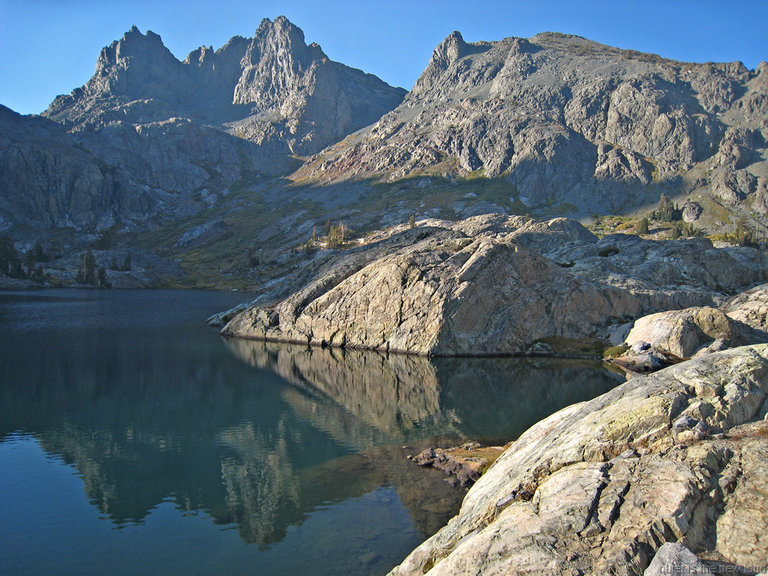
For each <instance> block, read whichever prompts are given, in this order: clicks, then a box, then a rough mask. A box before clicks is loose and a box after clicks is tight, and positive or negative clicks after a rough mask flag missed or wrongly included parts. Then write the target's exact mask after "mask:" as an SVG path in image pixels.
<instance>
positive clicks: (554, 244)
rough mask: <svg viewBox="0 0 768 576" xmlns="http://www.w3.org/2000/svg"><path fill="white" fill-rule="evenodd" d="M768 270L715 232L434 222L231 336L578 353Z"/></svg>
mask: <svg viewBox="0 0 768 576" xmlns="http://www.w3.org/2000/svg"><path fill="white" fill-rule="evenodd" d="M767 270H768V261H767V260H766V257H765V254H763V253H762V252H761V251H759V250H756V249H753V248H743V247H742V248H724V249H719V248H715V247H714V246H713V244H712V242H711V241H710V240H708V239H704V238H697V239H689V240H678V241H669V242H659V241H653V240H647V239H643V238H639V237H637V236H633V235H624V234H612V235H608V236H605V237H604V238H601V239H598V238H597V237H596V236H594V235H593V234H591V233H590V232H589V231H588V230H586V229H585V228H584V227H583V226H582V225H581V224H579V223H578V222H576V221H574V220H570V219H566V218H555V219H552V220H549V221H546V222H541V221H536V220H533V219H527V218H524V217H519V216H518V217H515V216H512V217H507V216H504V215H500V214H492V215H483V216H475V217H472V218H468V219H466V220H462V221H458V222H449V221H444V220H425V221H422V222H421V223H420V224H419V226H418V227H416V228H414V229H412V230H403V229H400V230H399V231H397V232H394V233H392V234H390V235H389V236H387V237H382V238H377V239H375V240H374V241H371V242H370V243H367V244H365V245H363V246H360V247H357V248H354V249H351V250H349V251H347V252H346V253H344V254H342V255H339V257H338V258H337V259H335V260H333V261H331V262H326V263H323V264H322V265H321V266H318V267H317V269H316V270H315V272H314V277H312V278H311V279H310V280H309V281H306V280H304V282H303V283H302V284H299V285H297V286H296V287H295V289H294V291H293V292H292V293H290V294H288V295H287V297H284V299H282V300H281V301H280V302H279V303H277V304H275V305H273V306H271V307H264V306H258V305H254V306H251V307H249V308H247V309H246V310H245V311H243V312H241V313H239V314H237V315H235V316H234V317H233V318H232V319H231V320H230V322H229V323H228V324H227V325H226V326H225V327H224V329H223V333H224V334H225V335H228V336H237V337H242V338H254V339H261V340H278V341H288V342H297V343H302V344H311V345H328V346H337V347H346V348H366V349H376V350H388V351H397V352H407V353H413V354H421V355H431V356H452V355H476V356H482V355H493V354H524V353H528V352H529V351H530V350H531V347H532V346H533V345H534V344H536V343H537V342H538V341H541V340H546V341H547V342H548V345H550V346H553V347H554V348H553V351H554V352H556V353H557V352H559V353H576V352H575V350H576V349H577V346H576V343H575V342H574V341H577V340H580V339H586V338H592V337H600V338H604V337H605V333H606V332H605V331H606V330H607V329H608V328H609V327H612V326H615V325H617V324H621V323H623V322H627V321H630V320H635V319H637V318H639V317H640V316H643V315H645V314H649V313H655V312H660V311H665V310H669V309H674V308H682V307H689V306H702V305H705V306H713V305H719V304H721V303H723V302H724V300H725V299H726V297H727V295H729V294H734V293H738V292H740V291H741V290H744V289H746V288H750V287H751V286H753V285H754V284H756V283H759V282H761V281H764V280H765V275H766V273H767V272H766V271H767ZM305 277H306V276H305ZM751 341H753V340H743V339H742V340H738V339H736V340H734V343H736V344H744V343H748V342H751Z"/></svg>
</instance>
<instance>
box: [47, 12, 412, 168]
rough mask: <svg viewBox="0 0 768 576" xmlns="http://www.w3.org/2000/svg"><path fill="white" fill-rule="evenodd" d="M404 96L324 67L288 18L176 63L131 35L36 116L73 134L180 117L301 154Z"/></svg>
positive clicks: (156, 41)
mask: <svg viewBox="0 0 768 576" xmlns="http://www.w3.org/2000/svg"><path fill="white" fill-rule="evenodd" d="M404 96H405V91H404V90H403V89H401V88H393V87H391V86H389V85H388V84H386V83H385V82H382V81H381V80H379V79H378V78H376V77H375V76H372V75H370V74H365V73H364V72H362V71H360V70H356V69H353V68H349V67H347V66H345V65H343V64H339V63H338V62H334V61H332V60H330V59H329V58H328V57H327V56H326V55H325V53H324V52H323V51H322V49H321V48H320V46H319V45H318V44H315V43H313V44H310V45H307V44H306V42H305V40H304V33H303V32H302V31H301V29H300V28H298V27H297V26H294V25H293V24H292V23H291V22H290V21H288V19H287V18H285V17H284V16H280V17H278V18H276V19H275V20H274V22H273V21H271V20H269V19H266V18H265V19H264V20H262V22H261V24H260V25H259V27H258V29H257V30H256V33H255V35H254V37H253V38H252V39H250V40H248V39H245V38H241V37H234V38H232V39H231V40H230V41H229V42H228V43H227V44H226V45H225V46H223V47H222V48H219V49H218V50H216V51H214V50H213V48H208V47H205V46H203V47H201V48H198V49H197V50H194V51H193V52H191V53H190V54H189V55H188V56H187V57H186V58H185V59H184V61H181V62H180V61H179V60H177V59H176V58H175V57H174V56H173V54H171V52H170V51H169V50H168V49H167V48H166V47H165V45H164V44H163V42H162V39H161V38H160V36H158V35H157V34H155V33H154V32H151V31H148V32H147V33H146V34H142V33H141V32H140V31H139V29H138V28H136V27H135V26H134V27H133V28H131V29H130V30H129V31H128V32H126V33H125V35H124V36H123V37H122V38H121V39H120V40H118V41H115V42H113V43H112V44H110V45H109V46H108V47H106V48H104V49H103V50H102V51H101V54H100V55H99V59H98V62H97V65H96V72H95V73H94V75H93V77H92V78H91V79H90V80H89V81H88V82H87V83H86V84H85V86H83V87H81V88H77V89H76V90H74V91H73V92H72V93H71V94H69V95H66V96H59V97H57V98H56V99H55V100H54V101H53V103H52V104H51V106H50V107H49V108H48V110H47V111H46V112H45V113H44V116H47V117H48V118H50V119H52V120H55V121H57V122H60V123H64V124H65V125H67V126H70V127H71V128H73V129H76V130H81V129H86V128H100V127H103V126H105V125H108V124H110V123H112V122H129V123H132V124H147V123H151V122H159V121H165V120H168V119H170V118H174V117H179V116H181V117H187V118H190V119H193V120H196V121H202V122H204V123H206V124H211V125H218V126H220V127H221V128H222V129H224V130H226V131H228V132H230V133H231V134H233V135H236V136H238V137H240V138H244V139H246V140H250V141H252V142H256V143H258V144H260V145H267V146H269V147H270V148H278V149H280V148H282V149H284V151H285V152H287V153H292V154H309V153H314V152H317V151H319V150H321V149H322V148H323V147H325V146H328V145H329V144H332V143H333V142H335V141H337V140H339V139H341V138H344V137H345V136H346V135H347V134H349V133H350V132H352V131H354V130H357V129H359V128H362V127H363V126H366V125H368V124H371V123H372V122H375V121H376V120H378V119H379V118H380V117H381V115H382V114H384V113H385V112H387V111H389V110H391V109H392V108H394V107H395V106H396V105H397V104H399V103H400V101H401V100H402V99H403V97H404Z"/></svg>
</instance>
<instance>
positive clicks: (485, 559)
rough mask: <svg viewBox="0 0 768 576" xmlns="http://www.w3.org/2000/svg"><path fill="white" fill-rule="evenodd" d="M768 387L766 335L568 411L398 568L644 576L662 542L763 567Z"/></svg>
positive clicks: (509, 455)
mask: <svg viewBox="0 0 768 576" xmlns="http://www.w3.org/2000/svg"><path fill="white" fill-rule="evenodd" d="M766 397H768V345H760V346H754V347H744V348H735V349H732V350H728V351H725V352H720V353H717V354H711V355H708V356H706V357H704V358H700V359H695V360H691V361H689V362H685V363H683V364H679V365H676V366H673V367H671V368H667V369H666V370H663V371H661V372H657V373H656V374H653V375H651V376H646V377H637V378H633V379H631V380H629V381H628V382H627V383H625V384H622V385H621V386H619V387H618V388H616V389H614V390H612V391H610V392H608V393H606V394H604V395H603V396H600V397H598V398H596V399H595V400H592V401H589V402H584V403H580V404H575V405H572V406H570V407H568V408H565V409H563V410H561V411H559V412H557V413H555V414H553V415H552V416H550V417H548V418H546V419H544V420H542V421H541V422H539V423H538V424H536V425H534V426H533V427H532V428H530V429H529V430H528V431H527V432H525V433H524V434H523V435H522V436H521V437H520V438H519V439H518V440H517V441H516V442H514V443H513V444H512V446H511V447H510V448H508V449H507V451H506V452H505V453H504V454H503V455H502V456H501V457H500V458H499V459H498V460H497V461H496V463H495V464H494V465H493V466H492V467H491V468H490V470H488V472H486V473H485V474H484V475H483V476H482V477H481V478H480V480H479V481H478V482H477V483H476V484H475V485H474V486H473V488H472V489H471V490H470V491H469V493H468V494H467V496H466V498H465V500H464V502H463V504H462V507H461V510H460V512H459V514H458V515H457V516H456V517H455V518H453V519H452V520H451V521H450V522H449V523H448V524H447V525H446V526H445V527H444V528H443V529H442V530H440V531H439V532H438V533H437V534H435V535H434V536H433V537H432V538H430V539H429V540H427V541H426V542H424V544H422V545H421V546H419V547H418V548H417V549H416V550H414V551H413V552H412V553H411V554H410V555H409V556H408V557H407V558H406V559H405V560H404V562H403V563H402V564H401V565H400V566H398V567H397V568H395V569H394V570H393V571H392V572H391V574H392V576H404V575H407V574H414V575H415V574H434V575H435V576H437V575H440V574H451V575H453V576H461V575H464V574H473V575H478V574H479V575H489V574H523V573H525V574H530V573H541V574H543V573H547V574H567V573H574V574H576V573H581V574H626V575H639V574H642V573H643V571H644V570H645V569H646V567H648V565H649V563H650V562H651V559H652V558H653V556H654V554H655V553H656V551H657V550H658V549H659V548H660V547H661V546H662V545H663V544H664V543H666V542H680V543H681V544H683V545H684V546H686V547H687V548H689V549H690V550H692V551H694V552H696V553H698V554H705V555H711V556H714V557H716V558H718V559H720V560H721V561H724V562H726V563H727V564H735V565H739V566H764V565H765V564H766V562H768V542H766V540H765V535H764V532H765V531H764V526H765V525H766V522H768V506H766V499H765V498H764V497H762V496H758V493H760V494H764V493H765V492H764V490H765V489H766V487H768V485H766V481H767V477H766V474H765V466H766V465H767V464H768V444H766V442H765V436H766V434H768V423H766V422H765V421H763V420H760V421H756V420H757V419H758V418H759V417H760V415H761V406H762V405H763V404H764V403H765V401H766ZM673 423H674V425H673ZM761 490H762V491H763V492H760V491H761ZM747 502H749V504H747ZM734 568H735V567H734V566H731V567H730V569H734Z"/></svg>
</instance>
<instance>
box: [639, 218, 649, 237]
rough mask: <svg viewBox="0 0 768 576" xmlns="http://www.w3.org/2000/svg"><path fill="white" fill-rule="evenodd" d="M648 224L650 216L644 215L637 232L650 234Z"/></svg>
mask: <svg viewBox="0 0 768 576" xmlns="http://www.w3.org/2000/svg"><path fill="white" fill-rule="evenodd" d="M648 226H649V222H648V218H646V217H643V218H642V219H641V220H640V222H639V223H638V225H637V233H638V234H648Z"/></svg>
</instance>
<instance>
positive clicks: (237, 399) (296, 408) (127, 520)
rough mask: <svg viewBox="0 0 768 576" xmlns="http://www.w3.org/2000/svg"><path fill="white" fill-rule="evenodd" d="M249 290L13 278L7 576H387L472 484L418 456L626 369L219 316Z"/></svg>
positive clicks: (4, 379)
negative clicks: (440, 352) (240, 326)
mask: <svg viewBox="0 0 768 576" xmlns="http://www.w3.org/2000/svg"><path fill="white" fill-rule="evenodd" d="M244 300H247V296H245V295H243V294H233V293H222V292H205V291H165V290H151V291H150V290H106V291H99V290H45V291H36V292H2V293H0V542H2V546H0V573H2V574H24V575H27V576H31V575H49V574H58V575H75V574H77V575H87V574H93V575H102V574H112V575H121V574H165V575H175V574H185V575H192V574H199V575H207V574H211V575H213V574H216V575H221V574H225V575H230V574H231V575H237V574H259V575H294V574H302V575H309V576H313V575H318V576H321V575H323V576H325V575H327V576H331V575H345V576H346V575H349V574H368V575H383V574H386V573H387V572H388V571H389V570H391V569H392V568H393V567H394V566H395V565H397V564H398V563H399V562H401V561H402V559H403V558H404V557H405V556H406V555H407V554H408V553H409V552H410V551H411V550H412V549H413V548H415V547H416V546H418V545H419V544H420V543H421V542H422V541H423V540H424V539H426V538H427V537H429V536H430V535H432V534H433V533H435V532H436V531H437V530H438V529H439V528H440V527H441V526H442V525H444V524H445V523H446V522H447V521H448V519H449V518H450V517H451V516H453V515H454V514H455V513H456V512H457V511H458V508H459V506H460V504H461V500H462V498H463V497H464V494H465V491H464V490H462V489H457V488H453V487H451V486H450V485H449V484H448V483H447V482H446V481H445V478H446V477H445V476H444V475H443V473H442V472H439V471H437V470H433V469H429V468H420V467H419V466H417V465H416V464H414V463H413V462H411V461H410V460H408V458H407V456H408V455H409V454H413V455H415V454H417V453H418V452H419V451H421V450H422V449H424V448H426V447H428V446H452V445H457V444H460V443H462V442H465V441H470V440H471V441H478V442H481V443H484V444H493V445H501V444H504V443H506V442H508V441H510V440H513V439H514V438H516V437H517V436H519V435H520V434H521V433H522V432H523V431H524V430H525V429H526V428H528V427H529V426H530V425H532V424H534V423H535V422H537V421H538V420H540V419H541V418H544V417H546V416H548V415H549V414H551V413H552V412H554V411H556V410H558V409H559V408H562V407H564V406H566V405H568V404H572V403H574V402H578V401H581V400H586V399H589V398H592V397H595V396H597V395H599V394H602V393H603V392H606V391H607V390H609V389H610V388H612V387H614V386H616V385H617V384H619V383H621V382H622V381H623V377H621V376H619V375H617V374H613V373H611V372H609V371H607V370H605V369H604V368H603V367H602V366H601V364H599V363H593V362H586V361H566V360H545V359H535V360H534V359H523V358H484V359H480V358H437V359H426V358H421V357H413V356H403V355H389V356H387V355H383V354H379V353H376V352H360V351H353V350H339V349H321V348H311V349H310V348H306V347H302V346H296V345H285V344H274V343H265V342H254V341H242V340H225V339H223V338H221V337H220V336H219V334H218V332H217V330H216V329H214V328H211V327H209V326H207V325H206V323H205V319H206V317H207V316H208V315H210V314H213V313H215V312H220V311H222V310H226V309H228V308H230V307H231V306H233V305H235V304H237V303H240V302H242V301H244Z"/></svg>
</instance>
